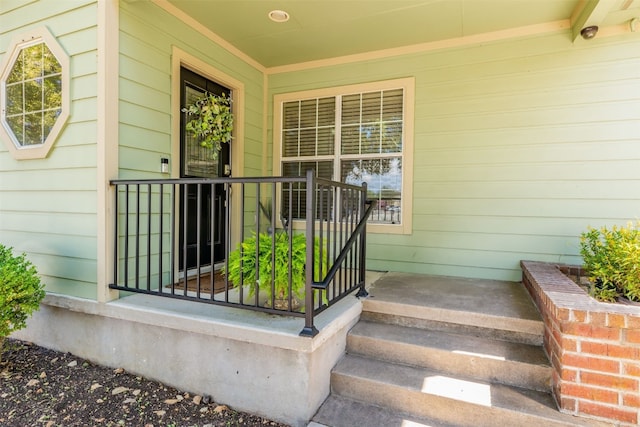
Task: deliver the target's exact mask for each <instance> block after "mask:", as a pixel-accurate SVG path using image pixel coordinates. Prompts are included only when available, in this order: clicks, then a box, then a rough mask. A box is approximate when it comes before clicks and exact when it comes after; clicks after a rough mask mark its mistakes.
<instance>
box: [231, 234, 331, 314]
mask: <svg viewBox="0 0 640 427" xmlns="http://www.w3.org/2000/svg"><path fill="white" fill-rule="evenodd" d="M274 240H275V243H274ZM306 246H307V242H306V237H305V235H304V234H293V235H292V236H291V260H289V234H288V233H286V232H284V231H281V232H276V233H275V234H273V235H271V234H268V233H260V234H258V235H256V234H255V233H254V234H253V236H251V237H249V238H247V239H245V240H244V241H243V242H242V243H240V244H238V247H237V248H236V249H235V250H234V251H232V252H231V253H230V254H229V267H228V270H227V271H224V274H227V275H228V277H229V280H230V281H231V282H232V283H233V284H234V285H236V286H239V285H240V284H241V283H242V284H243V285H248V286H249V287H250V288H249V289H250V294H249V295H250V296H253V295H255V293H256V292H259V293H260V294H261V295H266V296H267V302H268V303H270V302H271V300H272V298H275V299H276V300H288V298H289V270H291V296H292V297H295V298H297V299H299V300H303V299H304V293H305V280H306V276H305V268H306V257H307V255H306ZM314 246H315V247H314V258H315V262H314V264H315V271H314V280H320V279H321V278H323V277H324V275H325V274H326V272H327V251H326V250H322V259H321V255H320V252H321V251H320V241H319V239H318V238H316V240H315V245H314ZM256 249H257V253H258V256H257V257H256ZM274 249H275V251H274ZM274 256H275V264H274V263H273V258H274ZM285 308H286V309H288V305H287V306H286V307H285Z"/></svg>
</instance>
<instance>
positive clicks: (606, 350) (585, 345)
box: [580, 341, 640, 360]
mask: <svg viewBox="0 0 640 427" xmlns="http://www.w3.org/2000/svg"><path fill="white" fill-rule="evenodd" d="M580 351H581V352H583V353H590V354H596V355H600V356H609V357H616V358H619V359H631V360H638V359H640V348H635V347H629V346H622V345H616V344H605V343H601V342H585V341H582V342H581V343H580Z"/></svg>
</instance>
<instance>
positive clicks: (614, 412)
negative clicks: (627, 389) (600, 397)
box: [578, 402, 638, 424]
mask: <svg viewBox="0 0 640 427" xmlns="http://www.w3.org/2000/svg"><path fill="white" fill-rule="evenodd" d="M578 412H581V413H583V414H589V415H594V416H596V417H603V418H608V419H610V420H618V421H621V422H625V423H633V424H635V423H637V422H638V411H631V410H625V409H620V408H613V407H611V406H605V405H599V404H597V403H593V402H580V403H579V407H578Z"/></svg>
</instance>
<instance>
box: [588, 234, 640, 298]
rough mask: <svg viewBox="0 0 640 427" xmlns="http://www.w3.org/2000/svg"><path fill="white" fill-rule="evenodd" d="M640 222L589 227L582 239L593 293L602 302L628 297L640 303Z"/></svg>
mask: <svg viewBox="0 0 640 427" xmlns="http://www.w3.org/2000/svg"><path fill="white" fill-rule="evenodd" d="M638 227H640V222H638V223H637V224H635V225H634V224H633V223H629V224H627V226H626V227H617V226H614V227H613V228H611V229H608V228H607V227H602V228H600V229H594V228H589V230H587V231H586V232H584V233H582V235H581V237H580V254H581V255H582V259H583V261H584V268H585V270H586V271H587V272H588V274H589V280H590V282H591V289H590V294H591V295H592V296H593V297H595V298H597V299H599V300H602V301H615V300H616V298H617V297H619V296H624V297H626V298H628V299H629V300H631V301H640V229H639V228H638Z"/></svg>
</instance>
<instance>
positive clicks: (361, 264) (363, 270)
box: [356, 182, 369, 298]
mask: <svg viewBox="0 0 640 427" xmlns="http://www.w3.org/2000/svg"><path fill="white" fill-rule="evenodd" d="M360 197H361V199H360V218H359V220H358V222H359V221H360V220H361V219H362V217H364V215H365V212H366V211H367V183H366V182H363V183H362V193H361V196H360ZM366 259H367V231H366V229H365V230H364V231H363V232H362V233H360V259H359V260H358V268H359V269H360V290H359V291H358V293H357V294H356V297H358V298H364V297H367V296H369V292H367V290H366V289H365V282H366V280H365V279H366V274H367V266H366Z"/></svg>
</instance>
